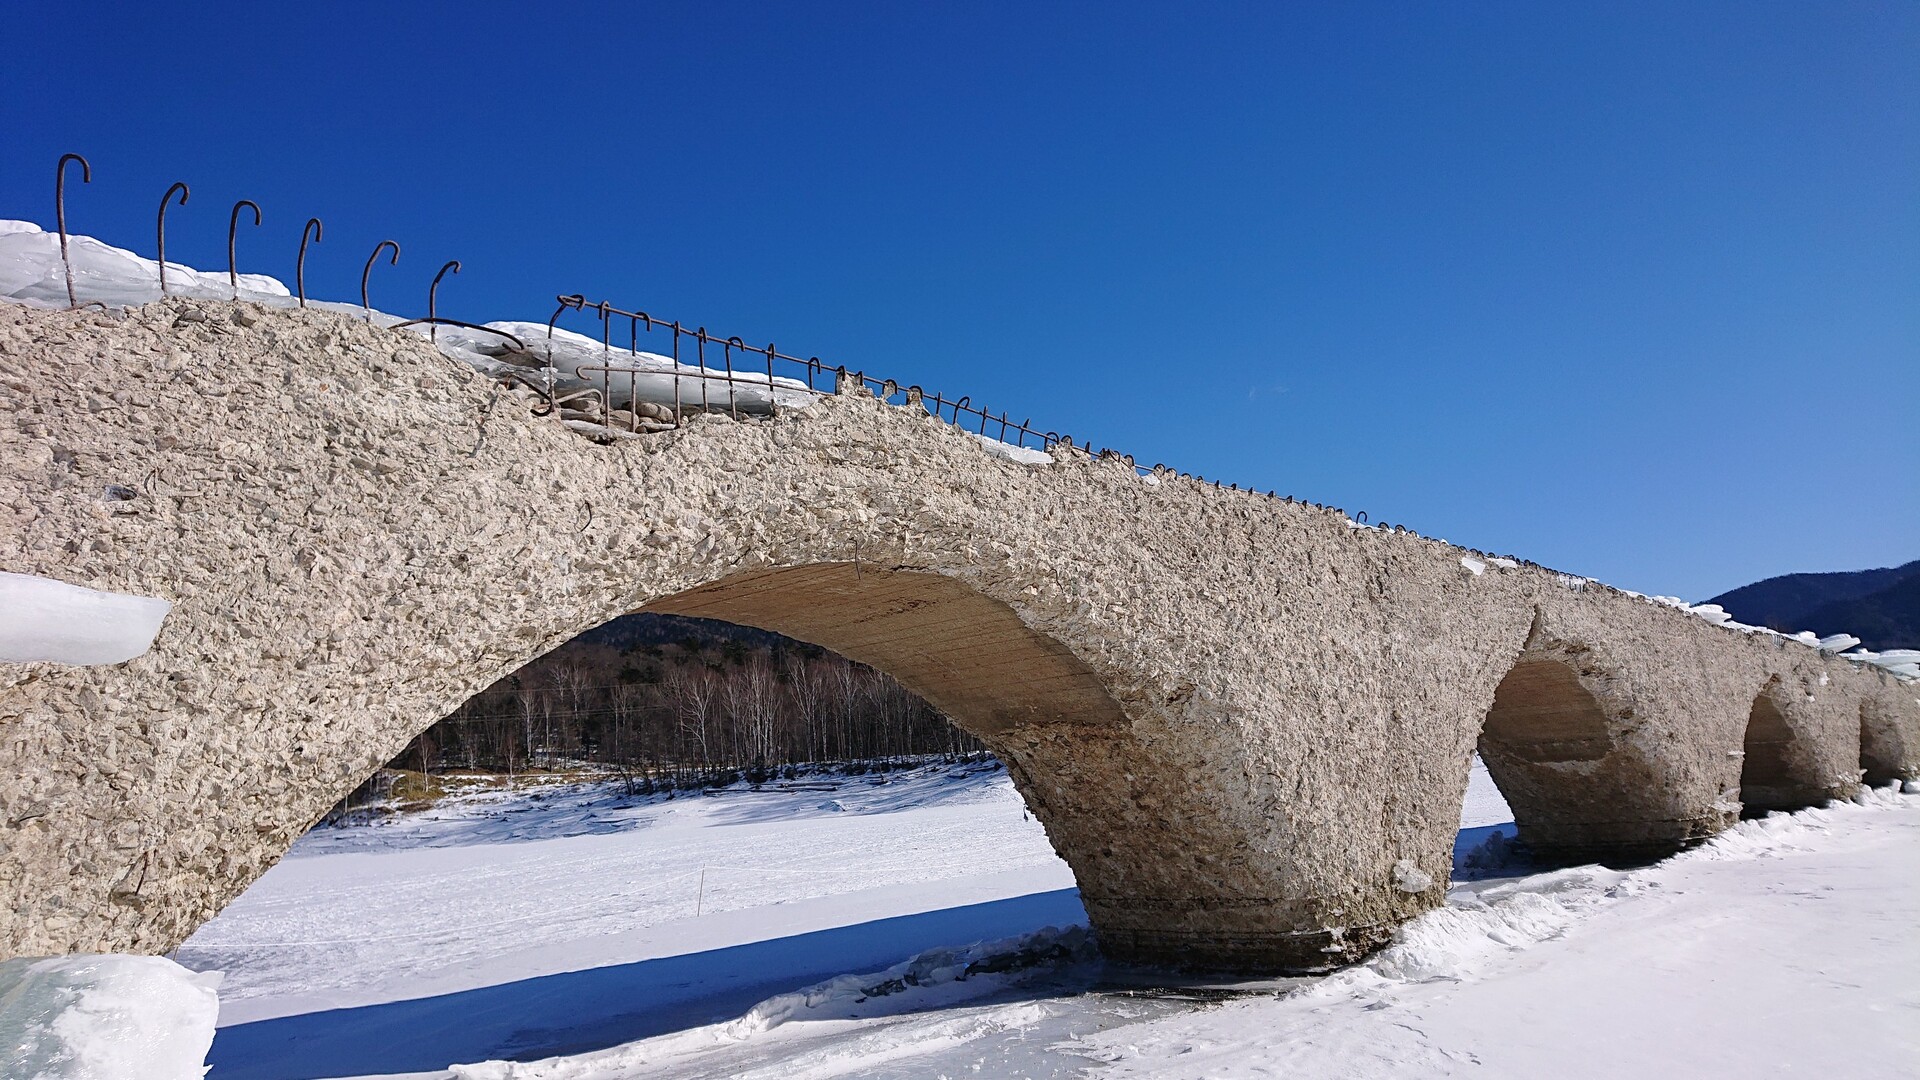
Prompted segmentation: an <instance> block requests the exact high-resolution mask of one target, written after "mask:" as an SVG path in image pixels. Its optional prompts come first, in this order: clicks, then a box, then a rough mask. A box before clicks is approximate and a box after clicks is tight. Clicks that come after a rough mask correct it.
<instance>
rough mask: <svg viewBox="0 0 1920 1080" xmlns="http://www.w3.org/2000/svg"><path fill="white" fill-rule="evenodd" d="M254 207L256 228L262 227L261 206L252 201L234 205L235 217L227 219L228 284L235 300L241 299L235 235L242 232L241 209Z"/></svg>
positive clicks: (247, 200)
mask: <svg viewBox="0 0 1920 1080" xmlns="http://www.w3.org/2000/svg"><path fill="white" fill-rule="evenodd" d="M243 206H251V207H253V225H254V228H259V227H260V204H259V203H257V202H254V201H253V200H252V199H241V200H240V201H239V202H237V203H234V204H233V215H232V216H231V217H229V218H227V284H229V285H231V286H233V298H234V299H235V300H238V299H240V270H239V268H238V265H237V264H236V263H235V262H234V259H233V240H234V234H236V233H238V232H239V231H240V208H241V207H243Z"/></svg>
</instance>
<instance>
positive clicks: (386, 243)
mask: <svg viewBox="0 0 1920 1080" xmlns="http://www.w3.org/2000/svg"><path fill="white" fill-rule="evenodd" d="M384 248H392V249H393V257H392V258H391V259H388V260H387V265H388V266H399V265H400V244H399V243H398V242H397V241H394V240H382V241H380V242H379V243H377V244H375V245H373V254H371V255H369V256H367V265H366V269H364V270H361V271H360V308H361V310H363V311H365V312H366V313H367V321H368V322H372V321H373V304H372V302H370V301H369V300H368V299H367V279H368V278H370V277H372V276H373V264H374V263H377V262H379V261H380V252H381V250H382V249H384Z"/></svg>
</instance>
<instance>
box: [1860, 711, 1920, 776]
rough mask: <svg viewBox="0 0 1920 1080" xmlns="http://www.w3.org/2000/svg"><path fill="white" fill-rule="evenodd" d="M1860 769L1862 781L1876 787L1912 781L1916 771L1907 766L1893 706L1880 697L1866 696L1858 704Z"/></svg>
mask: <svg viewBox="0 0 1920 1080" xmlns="http://www.w3.org/2000/svg"><path fill="white" fill-rule="evenodd" d="M1860 770H1861V773H1862V777H1861V779H1862V780H1863V781H1864V782H1866V783H1868V784H1873V785H1875V786H1878V785H1881V784H1886V783H1890V782H1892V781H1895V780H1912V779H1914V778H1915V770H1914V769H1913V768H1912V767H1911V766H1910V765H1909V764H1907V754H1906V753H1905V746H1904V743H1903V740H1902V739H1901V730H1900V724H1899V720H1898V718H1897V717H1896V716H1895V714H1894V710H1893V708H1892V706H1891V705H1890V704H1889V703H1888V702H1886V701H1884V700H1881V699H1879V698H1874V697H1868V698H1866V699H1865V700H1863V701H1862V702H1861V703H1860Z"/></svg>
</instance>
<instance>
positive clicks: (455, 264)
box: [427, 259, 559, 367]
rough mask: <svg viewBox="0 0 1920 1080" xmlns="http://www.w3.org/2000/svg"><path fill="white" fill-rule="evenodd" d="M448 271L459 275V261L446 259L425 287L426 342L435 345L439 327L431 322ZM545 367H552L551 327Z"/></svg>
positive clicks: (437, 341)
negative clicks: (427, 322) (441, 284)
mask: <svg viewBox="0 0 1920 1080" xmlns="http://www.w3.org/2000/svg"><path fill="white" fill-rule="evenodd" d="M449 270H451V271H453V272H454V273H456V274H457V273H459V272H460V260H459V259H448V260H447V264H446V265H445V266H442V267H441V268H440V272H439V273H437V274H435V275H433V284H431V285H429V286H427V319H428V320H429V325H428V327H427V340H429V341H431V342H433V343H435V344H439V342H440V327H439V324H437V323H433V322H432V320H433V319H434V317H435V316H436V314H437V313H438V312H437V309H436V305H437V303H438V301H439V298H440V279H441V278H443V277H446V276H447V271H449ZM554 318H559V316H558V315H555V316H554ZM547 365H548V366H549V367H551V366H552V365H553V331H552V328H551V327H549V328H548V331H547Z"/></svg>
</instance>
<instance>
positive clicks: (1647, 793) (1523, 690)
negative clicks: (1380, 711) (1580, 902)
mask: <svg viewBox="0 0 1920 1080" xmlns="http://www.w3.org/2000/svg"><path fill="white" fill-rule="evenodd" d="M1617 719H1618V718H1616V717H1613V716H1610V715H1609V714H1608V712H1607V711H1606V709H1605V708H1603V707H1602V705H1601V702H1600V699H1599V698H1597V697H1596V696H1595V695H1594V693H1593V692H1592V691H1591V690H1589V689H1588V687H1587V685H1586V684H1585V682H1583V679H1582V673H1581V672H1579V671H1577V670H1576V669H1575V667H1574V666H1573V664H1572V663H1570V662H1569V661H1568V660H1567V659H1565V658H1562V657H1560V656H1558V655H1554V654H1530V655H1522V657H1521V658H1520V659H1519V660H1518V661H1516V662H1515V663H1514V666H1513V667H1512V669H1511V670H1509V671H1508V673H1507V675H1506V676H1505V677H1504V678H1503V679H1502V680H1501V681H1500V684H1499V686H1498V687H1496V688H1495V690H1494V696H1493V706H1492V708H1490V709H1489V710H1488V712H1487V718H1486V722H1485V725H1484V727H1483V728H1482V730H1481V734H1480V740H1479V750H1480V757H1481V760H1483V761H1484V762H1485V763H1486V766H1487V772H1488V773H1489V774H1490V775H1491V776H1492V777H1493V780H1494V783H1495V784H1497V785H1498V786H1499V788H1500V792H1501V794H1502V795H1503V796H1504V797H1505V798H1506V800H1507V805H1508V806H1510V807H1511V808H1512V809H1513V814H1514V824H1515V825H1516V826H1517V827H1518V830H1519V834H1520V840H1521V841H1522V842H1523V843H1524V844H1526V845H1527V847H1528V848H1529V849H1531V851H1532V854H1533V857H1534V858H1535V860H1536V861H1538V862H1541V863H1545V864H1550V865H1570V864H1576V863H1585V862H1601V863H1607V864H1610V865H1613V864H1618V865H1624V864H1632V863H1640V862H1646V861H1650V860H1653V859H1658V858H1663V857H1665V856H1667V855H1670V854H1672V853H1673V852H1674V851H1676V850H1678V849H1679V848H1680V847H1682V846H1684V845H1685V844H1686V843H1687V842H1689V841H1690V840H1693V839H1696V838H1698V837H1699V836H1702V835H1706V834H1707V833H1710V832H1711V831H1713V830H1714V829H1715V828H1717V827H1718V826H1717V822H1707V821H1704V820H1694V819H1693V818H1691V817H1688V816H1684V815H1682V816H1676V815H1675V813H1674V810H1673V807H1671V806H1670V805H1669V803H1668V801H1667V800H1666V799H1665V798H1663V796H1662V789H1663V785H1662V784H1661V783H1660V779H1659V776H1658V775H1657V771H1656V770H1655V768H1654V767H1653V766H1652V765H1650V763H1648V762H1647V761H1646V760H1645V758H1644V757H1643V756H1642V755H1641V754H1640V753H1639V752H1638V751H1637V750H1636V749H1635V748H1633V747H1632V746H1630V745H1625V744H1624V743H1623V741H1622V740H1621V739H1619V738H1618V737H1617V735H1616V731H1617V728H1618V725H1617V723H1616V720H1617Z"/></svg>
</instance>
